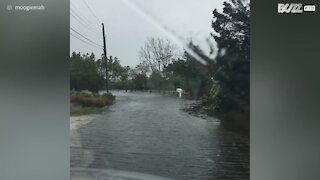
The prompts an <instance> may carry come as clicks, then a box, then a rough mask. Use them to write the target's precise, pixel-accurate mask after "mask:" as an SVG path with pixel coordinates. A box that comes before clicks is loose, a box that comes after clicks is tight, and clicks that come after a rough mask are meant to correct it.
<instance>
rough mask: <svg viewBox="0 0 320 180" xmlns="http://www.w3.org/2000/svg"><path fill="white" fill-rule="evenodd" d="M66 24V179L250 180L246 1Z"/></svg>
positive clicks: (111, 13) (93, 5) (134, 4)
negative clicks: (68, 169)
mask: <svg viewBox="0 0 320 180" xmlns="http://www.w3.org/2000/svg"><path fill="white" fill-rule="evenodd" d="M70 14H71V16H70V35H71V44H70V49H71V54H70V59H69V62H70V63H69V64H70V136H71V137H70V138H71V142H70V146H71V147H70V150H71V160H70V161H71V162H70V164H71V179H80V180H81V179H88V180H90V179H99V180H100V179H101V180H107V179H119V180H121V179H124V180H126V179H129V180H133V179H135V180H144V179H149V180H152V179H154V180H157V179H159V180H161V179H178V180H179V179H181V180H188V179H200V180H201V179H203V180H205V179H241V180H242V179H243V180H245V179H249V113H250V112H249V106H250V104H249V102H250V100H249V97H250V94H249V54H250V52H249V42H250V39H249V29H250V28H249V27H250V24H249V22H250V21H249V17H250V8H249V1H246V0H235V1H229V0H227V1H226V2H225V3H224V0H217V1H212V0H202V1H196V0H175V1H164V0H148V1H146V0H108V1H104V0H96V1H88V0H82V1H79V2H78V1H75V0H71V4H70ZM236 17H237V18H236Z"/></svg>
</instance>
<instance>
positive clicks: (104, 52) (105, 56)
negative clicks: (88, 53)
mask: <svg viewBox="0 0 320 180" xmlns="http://www.w3.org/2000/svg"><path fill="white" fill-rule="evenodd" d="M102 35H103V54H104V63H105V68H106V92H107V93H108V92H109V83H108V79H109V77H108V59H107V48H106V36H105V34H104V24H103V23H102Z"/></svg>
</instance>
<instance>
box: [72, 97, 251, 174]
mask: <svg viewBox="0 0 320 180" xmlns="http://www.w3.org/2000/svg"><path fill="white" fill-rule="evenodd" d="M114 94H115V95H116V96H117V101H116V103H115V104H114V105H112V106H111V107H109V109H108V110H107V112H106V113H104V114H102V115H97V116H96V117H95V118H93V119H92V120H91V121H90V122H88V123H86V124H83V125H82V126H81V127H79V128H78V129H77V132H76V133H77V136H76V137H74V138H72V141H78V142H77V143H73V142H71V144H72V145H71V167H73V168H74V167H81V168H96V169H116V170H124V171H133V172H139V173H145V174H152V175H157V176H161V177H167V178H171V179H177V180H189V179H200V180H202V179H203V180H205V179H214V180H215V179H217V180H227V179H233V180H245V179H249V136H248V135H246V134H242V133H237V132H233V131H228V130H225V129H223V128H221V127H220V126H219V121H217V120H215V119H202V118H199V117H195V116H192V115H190V114H188V113H187V112H185V111H182V110H181V109H182V108H185V106H186V104H190V103H191V102H192V101H189V100H184V99H179V98H178V97H172V96H163V95H160V94H155V93H129V92H128V93H124V92H121V93H120V92H115V93H114Z"/></svg>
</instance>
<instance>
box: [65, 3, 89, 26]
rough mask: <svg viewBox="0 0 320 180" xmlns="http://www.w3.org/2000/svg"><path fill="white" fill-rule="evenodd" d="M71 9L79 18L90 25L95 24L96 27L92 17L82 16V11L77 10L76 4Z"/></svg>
mask: <svg viewBox="0 0 320 180" xmlns="http://www.w3.org/2000/svg"><path fill="white" fill-rule="evenodd" d="M70 10H71V13H73V14H75V15H76V16H77V17H78V18H79V19H81V20H82V21H84V22H85V23H86V24H88V25H89V26H93V27H94V25H93V23H92V22H91V21H90V19H88V18H86V16H82V13H81V11H79V10H77V8H76V7H75V6H74V5H73V7H71V8H70ZM94 29H95V28H94Z"/></svg>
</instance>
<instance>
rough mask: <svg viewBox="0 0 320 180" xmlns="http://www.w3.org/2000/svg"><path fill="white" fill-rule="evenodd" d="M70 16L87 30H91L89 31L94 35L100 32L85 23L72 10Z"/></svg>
mask: <svg viewBox="0 0 320 180" xmlns="http://www.w3.org/2000/svg"><path fill="white" fill-rule="evenodd" d="M71 16H72V17H73V18H74V20H76V21H78V22H79V23H80V24H81V25H82V26H83V27H85V28H87V29H88V30H89V31H91V32H93V33H95V34H96V35H99V36H100V33H99V32H98V31H97V30H95V29H93V28H92V27H91V26H88V25H86V24H85V23H84V22H83V21H81V20H80V19H79V17H77V16H76V15H75V14H73V13H72V12H71Z"/></svg>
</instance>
